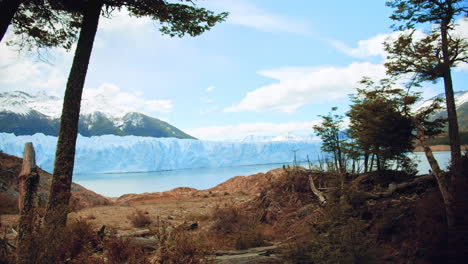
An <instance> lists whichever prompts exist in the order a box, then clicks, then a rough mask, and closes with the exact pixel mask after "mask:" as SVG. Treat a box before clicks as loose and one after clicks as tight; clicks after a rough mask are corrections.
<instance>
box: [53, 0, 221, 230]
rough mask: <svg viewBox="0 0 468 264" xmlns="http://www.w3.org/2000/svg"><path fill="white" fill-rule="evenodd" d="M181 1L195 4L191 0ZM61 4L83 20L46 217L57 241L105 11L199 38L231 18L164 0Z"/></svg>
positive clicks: (65, 212) (120, 0)
mask: <svg viewBox="0 0 468 264" xmlns="http://www.w3.org/2000/svg"><path fill="white" fill-rule="evenodd" d="M179 2H188V3H192V2H191V1H189V0H179ZM59 4H61V5H62V6H61V8H63V10H67V11H68V12H71V13H80V14H82V16H83V20H82V23H81V30H80V35H79V39H78V43H77V47H76V51H75V56H74V58H73V62H72V67H71V70H70V74H69V77H68V81H67V85H66V90H65V96H64V101H63V109H62V115H61V122H60V130H59V135H58V142H57V151H56V154H55V164H54V171H53V179H52V185H51V189H50V195H49V203H48V205H47V211H46V215H45V217H44V220H45V226H46V228H47V229H48V230H49V239H53V235H54V233H56V229H58V228H61V227H63V226H64V225H65V224H66V221H67V214H68V211H69V209H68V203H69V200H70V188H71V182H72V174H73V166H74V157H75V146H76V138H77V134H78V120H79V114H80V102H81V96H82V91H83V86H84V82H85V78H86V73H87V69H88V64H89V60H90V57H91V52H92V48H93V43H94V37H95V34H96V31H97V28H98V23H99V18H100V16H101V13H102V12H103V10H114V9H121V8H126V9H127V10H128V11H129V13H130V14H131V15H133V16H136V17H142V16H147V17H150V18H152V19H154V20H157V21H159V22H160V23H161V24H162V27H161V32H162V33H164V34H168V35H170V36H178V37H182V36H184V35H185V34H188V35H190V36H197V35H199V34H201V33H203V32H204V31H206V30H209V29H210V28H211V27H213V26H214V25H215V24H216V23H218V22H220V21H223V20H224V19H225V18H226V16H227V13H220V14H214V13H213V12H212V11H209V10H206V9H204V8H199V7H195V6H193V5H187V4H179V3H169V2H166V1H164V0H95V1H85V0H83V1H71V0H64V1H60V3H59Z"/></svg>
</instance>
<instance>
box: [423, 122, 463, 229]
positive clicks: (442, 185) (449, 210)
mask: <svg viewBox="0 0 468 264" xmlns="http://www.w3.org/2000/svg"><path fill="white" fill-rule="evenodd" d="M416 133H417V139H418V141H419V143H421V146H422V147H423V149H424V153H425V154H426V158H427V161H428V162H429V165H430V166H431V169H432V174H433V175H434V177H435V178H436V181H437V185H438V186H439V191H440V194H441V195H442V199H443V200H444V206H445V214H446V218H447V226H448V227H449V228H452V227H453V226H454V223H455V222H454V221H455V208H454V197H453V194H452V192H451V191H450V188H449V183H447V181H446V180H445V178H444V175H443V174H442V171H441V170H440V167H439V163H437V160H436V159H435V158H434V154H433V153H432V150H431V148H430V147H429V144H428V143H427V140H428V138H427V136H426V135H425V134H424V127H423V126H422V125H421V124H418V125H417V127H416Z"/></svg>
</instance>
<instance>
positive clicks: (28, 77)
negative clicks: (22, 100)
mask: <svg viewBox="0 0 468 264" xmlns="http://www.w3.org/2000/svg"><path fill="white" fill-rule="evenodd" d="M12 37H15V36H12V34H8V35H7V36H6V38H8V39H11V38H12ZM5 42H6V41H2V43H0V85H1V88H0V89H1V90H5V91H7V90H23V91H27V92H35V91H37V90H47V91H48V93H53V94H61V91H63V90H64V88H65V84H66V79H67V78H66V76H67V74H68V71H69V67H70V63H71V59H72V56H73V54H72V53H71V52H67V51H65V50H63V49H61V48H54V49H50V50H49V51H46V52H45V54H46V56H45V57H46V59H47V60H49V61H50V62H45V61H41V60H39V59H38V53H34V52H28V51H21V52H18V51H17V50H16V48H15V47H11V46H7V45H6V44H5Z"/></svg>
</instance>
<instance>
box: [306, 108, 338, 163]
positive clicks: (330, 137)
mask: <svg viewBox="0 0 468 264" xmlns="http://www.w3.org/2000/svg"><path fill="white" fill-rule="evenodd" d="M337 109H338V108H337V107H333V108H332V109H331V110H332V112H329V113H328V115H326V116H320V117H321V118H322V123H321V124H320V125H315V126H313V129H314V130H315V133H316V134H317V136H319V137H320V138H321V139H322V146H321V147H320V149H321V150H322V151H323V152H326V153H331V154H332V155H333V160H334V163H335V168H336V170H337V171H339V172H345V170H346V164H345V160H344V157H343V144H344V141H345V139H344V137H343V133H342V132H341V131H340V126H341V124H342V123H343V116H340V115H337V114H333V112H335V111H336V110H337Z"/></svg>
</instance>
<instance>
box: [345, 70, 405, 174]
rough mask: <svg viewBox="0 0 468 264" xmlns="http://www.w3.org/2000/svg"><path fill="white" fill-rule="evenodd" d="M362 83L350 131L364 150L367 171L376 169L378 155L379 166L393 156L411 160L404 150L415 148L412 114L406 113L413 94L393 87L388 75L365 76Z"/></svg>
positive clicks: (396, 158)
mask: <svg viewBox="0 0 468 264" xmlns="http://www.w3.org/2000/svg"><path fill="white" fill-rule="evenodd" d="M361 83H362V84H364V85H365V86H366V87H365V88H364V89H357V91H358V93H357V95H355V96H353V97H352V101H353V105H351V109H350V110H349V112H348V113H347V116H348V117H349V118H350V126H349V135H350V137H351V138H353V139H355V141H356V144H357V145H358V146H359V148H360V149H361V151H362V153H364V162H365V164H364V165H365V167H366V168H367V169H366V171H367V170H372V167H373V164H374V157H375V159H376V165H377V170H382V169H385V168H386V167H387V164H388V162H389V161H391V160H397V161H399V162H407V161H408V160H407V158H406V156H405V155H404V153H407V152H410V151H412V149H413V145H412V139H413V134H412V131H413V129H414V125H413V123H412V120H411V118H410V117H408V116H406V115H405V112H406V111H407V109H406V108H407V106H406V103H405V102H406V101H407V100H410V98H409V97H408V96H407V95H405V93H404V92H403V90H401V89H395V88H393V87H392V86H393V82H392V81H391V80H388V79H383V80H381V81H380V83H379V84H376V83H374V82H373V81H371V80H370V79H369V78H364V79H363V80H362V81H361ZM369 157H372V158H371V161H370V165H367V163H368V162H369Z"/></svg>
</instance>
